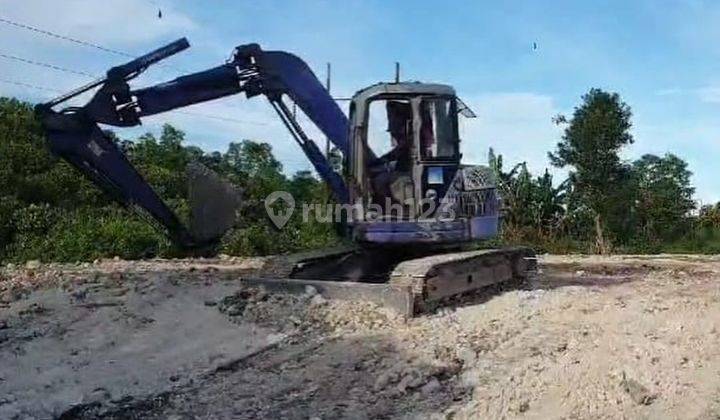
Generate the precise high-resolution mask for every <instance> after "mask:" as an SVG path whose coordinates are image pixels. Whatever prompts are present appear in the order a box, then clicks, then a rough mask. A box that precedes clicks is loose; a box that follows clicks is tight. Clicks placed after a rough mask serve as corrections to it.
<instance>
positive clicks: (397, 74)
mask: <svg viewBox="0 0 720 420" xmlns="http://www.w3.org/2000/svg"><path fill="white" fill-rule="evenodd" d="M395 83H400V62H399V61H396V62H395Z"/></svg>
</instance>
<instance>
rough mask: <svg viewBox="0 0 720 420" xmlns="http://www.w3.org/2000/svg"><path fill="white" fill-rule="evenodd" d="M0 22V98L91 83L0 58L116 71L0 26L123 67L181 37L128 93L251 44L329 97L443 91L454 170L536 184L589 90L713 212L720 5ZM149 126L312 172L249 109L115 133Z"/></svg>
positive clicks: (33, 15)
mask: <svg viewBox="0 0 720 420" xmlns="http://www.w3.org/2000/svg"><path fill="white" fill-rule="evenodd" d="M592 3H597V4H592ZM158 10H161V11H162V18H158ZM0 19H2V20H3V21H0V96H16V97H19V98H21V99H24V100H28V101H32V102H38V101H44V100H47V99H49V98H51V97H53V96H55V95H57V93H58V92H63V91H67V90H70V89H72V88H74V87H77V86H80V85H82V84H84V83H86V82H88V81H89V80H91V78H90V77H89V76H87V75H81V74H75V73H69V72H63V71H58V70H54V69H50V68H47V67H42V66H37V65H33V64H28V63H24V62H19V61H17V60H13V59H8V58H7V57H3V56H2V55H5V56H13V57H18V58H22V59H26V60H32V61H36V62H42V63H47V64H52V65H55V66H59V67H63V68H65V69H69V70H73V71H78V72H81V73H87V74H90V75H102V74H103V73H104V72H105V71H106V70H107V69H108V68H110V67H112V66H113V65H117V64H121V63H123V62H125V61H127V57H124V56H122V55H119V54H114V53H110V52H107V51H104V50H101V49H98V48H94V47H90V46H85V45H79V44H77V43H73V42H70V41H67V40H63V39H58V38H57V37H53V36H48V35H45V34H41V33H37V32H34V31H30V30H27V29H23V28H19V27H17V26H13V25H11V24H8V23H7V21H11V22H16V23H19V24H24V25H30V26H33V27H35V28H39V29H42V30H46V31H50V32H53V33H55V34H60V35H63V36H67V37H71V38H74V39H78V40H82V41H86V42H89V43H92V44H94V45H97V46H101V47H104V48H107V49H111V50H115V51H120V52H123V53H127V54H131V55H140V54H143V53H145V52H148V51H150V50H152V49H154V48H157V47H159V46H161V45H164V44H165V43H168V42H170V41H173V40H175V39H177V38H179V37H183V36H185V37H187V38H188V39H189V41H190V43H191V45H192V47H191V48H190V49H189V50H186V51H185V52H183V53H181V54H179V55H178V56H175V57H173V58H171V59H168V60H167V61H166V63H167V65H165V66H155V67H154V68H151V69H150V70H149V71H148V72H147V74H144V75H143V76H141V77H140V78H138V79H135V80H134V81H133V83H132V85H133V86H134V87H142V86H145V85H148V84H154V83H159V82H161V81H165V80H170V79H172V78H175V77H177V76H179V75H181V74H183V73H188V72H194V71H199V70H203V69H206V68H210V67H213V66H216V65H218V64H221V63H223V62H225V60H227V58H228V57H229V56H230V54H231V52H232V50H233V48H234V47H236V46H238V45H242V44H246V43H250V42H256V43H259V44H260V45H261V46H262V47H263V48H264V49H276V50H285V51H289V52H292V53H294V54H296V55H298V56H300V57H302V58H303V59H304V60H305V61H306V62H307V63H308V64H309V65H310V66H311V68H312V69H313V70H314V71H315V73H316V75H317V76H318V78H320V79H321V80H324V79H325V66H326V63H328V62H329V63H332V94H333V95H334V96H337V97H347V96H350V95H352V94H353V93H354V92H355V91H357V90H358V89H361V88H363V87H365V86H367V85H370V84H373V83H376V82H379V81H390V80H391V79H393V77H394V63H395V62H396V61H398V62H400V64H401V78H402V79H403V80H418V81H423V82H437V83H445V84H450V85H453V86H454V87H455V88H456V90H457V92H458V95H459V96H460V97H461V98H462V99H463V100H464V101H465V102H466V103H467V104H468V105H469V106H470V107H471V108H472V109H473V110H474V111H475V113H476V114H477V115H478V118H475V119H467V120H464V121H462V122H461V136H462V145H461V151H462V153H463V159H464V161H465V162H466V163H477V164H482V163H486V161H487V152H488V148H489V147H492V148H493V149H494V150H495V152H496V153H499V154H502V155H503V156H504V159H505V161H506V162H508V163H516V162H522V161H525V162H527V163H528V166H529V168H530V169H531V171H532V172H533V173H535V174H538V175H539V174H541V173H542V171H544V170H545V168H549V169H550V170H551V173H553V174H554V175H555V176H556V181H560V180H561V179H562V177H564V175H565V173H564V171H562V170H558V169H555V168H550V165H549V162H548V159H547V152H548V151H551V150H553V149H554V147H555V145H556V143H557V142H558V141H559V140H560V137H561V135H562V127H558V126H556V125H554V124H553V122H552V118H553V117H554V116H555V115H557V114H564V115H570V114H571V113H572V111H573V109H574V107H576V106H578V105H579V103H580V101H581V96H582V95H583V94H584V93H586V92H587V91H588V90H589V89H591V88H594V87H596V88H601V89H605V90H609V91H612V92H617V93H619V94H620V95H621V97H622V99H623V100H624V101H625V102H626V103H627V104H628V105H629V106H630V107H631V108H632V111H633V117H632V122H633V128H632V134H633V137H634V139H635V142H634V144H632V145H631V146H629V147H627V148H626V149H625V150H623V152H622V157H623V158H624V159H627V160H632V159H635V158H638V157H640V156H641V155H643V154H645V153H653V154H658V155H662V154H665V153H674V154H676V155H678V156H680V157H681V158H683V159H685V160H686V161H687V162H688V164H689V168H690V170H691V171H692V172H693V174H694V175H693V183H694V185H695V187H696V199H697V200H698V201H700V203H703V204H707V203H711V202H716V201H720V176H718V175H719V174H720V167H718V164H717V163H716V162H717V161H718V159H720V42H719V41H720V2H711V1H708V2H704V1H687V0H686V1H665V0H653V1H606V2H577V1H568V2H563V1H553V2H539V1H538V2H534V1H519V2H513V1H506V2H481V1H466V2H462V1H458V2H456V1H442V2H439V1H422V0H419V1H380V0H378V1H371V0H369V1H352V0H348V1H343V2H337V1H297V2H291V1H237V0H234V1H202V2H199V1H170V0H104V1H99V0H95V1H92V0H64V1H62V2H60V1H57V0H54V1H40V0H24V1H21V0H12V1H11V0H0ZM533 44H536V45H537V48H536V49H534V48H533ZM18 83H20V84H28V85H32V86H34V87H28V86H24V85H19V84H18ZM37 88H44V89H46V90H42V89H37ZM77 104H81V102H78V103H77ZM341 106H342V107H343V108H345V107H346V106H347V105H346V103H341ZM306 122H307V121H306ZM163 123H171V124H173V125H176V126H177V127H179V128H181V129H182V130H184V131H185V132H186V133H187V139H188V142H189V144H194V145H197V146H200V147H202V148H204V149H206V150H208V151H209V150H225V149H226V147H227V144H228V143H230V142H231V141H239V140H242V139H253V140H260V141H266V142H268V143H270V144H271V145H272V146H273V150H274V151H275V153H276V156H277V157H278V158H279V160H280V161H281V162H282V163H283V165H284V167H285V169H286V171H287V172H288V173H292V172H294V171H296V170H301V169H310V168H311V166H310V164H309V163H308V162H307V161H306V160H305V159H304V156H303V155H302V153H301V151H300V149H299V148H298V147H297V145H296V144H295V143H294V142H293V141H292V139H291V137H290V136H289V134H288V133H287V132H286V129H285V128H284V126H282V124H281V122H280V121H279V120H278V119H277V117H276V116H275V114H274V113H273V111H272V110H271V109H270V107H269V105H268V104H267V102H266V101H263V100H262V99H261V98H259V97H256V98H252V99H250V100H248V99H246V98H245V97H244V96H241V95H238V96H237V97H231V98H225V99H221V100H217V101H213V102H209V103H205V104H201V105H194V106H192V107H189V108H185V109H183V110H182V111H181V112H171V113H166V114H161V115H157V116H153V117H149V118H146V119H145V120H144V121H143V124H144V125H143V126H142V127H140V128H131V129H118V130H117V132H118V134H119V135H120V136H121V137H125V138H133V137H135V136H137V135H138V134H141V133H143V132H147V131H150V132H154V133H158V132H159V130H160V127H161V126H162V124H163ZM309 132H310V134H311V135H313V136H314V138H316V139H317V140H318V141H319V142H320V143H322V136H320V134H319V133H318V132H317V131H316V130H312V129H310V130H309Z"/></svg>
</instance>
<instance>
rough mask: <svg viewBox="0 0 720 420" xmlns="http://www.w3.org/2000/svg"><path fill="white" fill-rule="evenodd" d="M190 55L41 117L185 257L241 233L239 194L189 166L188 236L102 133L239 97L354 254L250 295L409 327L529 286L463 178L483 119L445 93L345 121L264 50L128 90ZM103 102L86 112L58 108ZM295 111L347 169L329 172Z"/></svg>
mask: <svg viewBox="0 0 720 420" xmlns="http://www.w3.org/2000/svg"><path fill="white" fill-rule="evenodd" d="M188 47H189V43H188V41H187V40H186V39H185V38H182V39H179V40H177V41H175V42H172V43H170V44H168V45H166V46H164V47H161V48H159V49H157V50H155V51H152V52H150V53H148V54H146V55H144V56H141V57H139V58H136V59H134V60H131V61H130V62H128V63H125V64H122V65H119V66H116V67H113V68H111V69H110V70H108V71H107V74H106V76H105V77H103V78H101V79H98V80H96V81H94V82H91V83H89V84H87V85H85V86H82V87H80V88H77V89H75V90H73V91H71V92H69V93H67V94H65V95H62V96H60V97H58V98H56V99H53V100H51V101H49V102H47V103H44V104H40V105H38V106H37V107H36V111H37V113H38V114H39V115H40V118H41V122H42V126H43V128H44V131H45V133H46V136H47V141H48V145H49V148H50V150H51V151H52V153H54V154H55V155H57V156H59V157H60V158H62V159H64V160H66V161H67V162H69V163H70V164H71V165H73V166H74V167H75V168H77V169H78V170H79V171H80V172H82V173H83V174H84V175H85V176H87V177H88V178H89V179H90V180H91V181H92V182H93V183H95V184H96V185H97V186H98V187H99V188H100V189H102V190H103V191H104V192H105V193H107V194H108V195H109V196H110V197H112V198H113V199H114V200H116V201H117V202H119V203H121V204H123V205H125V206H127V207H129V208H132V209H136V210H138V211H140V212H141V213H142V214H144V215H149V216H150V219H151V221H152V222H153V223H154V224H155V225H157V226H159V227H160V228H161V229H162V230H163V231H164V232H165V233H166V234H167V235H168V237H169V238H170V239H171V240H172V241H173V242H175V243H176V244H178V245H180V246H182V247H184V248H187V249H197V248H200V247H206V246H207V245H208V244H212V243H213V242H216V241H217V240H218V238H219V237H220V236H221V235H222V234H223V233H224V232H225V231H226V230H227V229H228V228H230V227H231V226H232V225H233V223H235V215H236V211H237V209H238V208H239V206H241V205H242V199H241V196H242V193H241V192H239V191H238V190H237V189H235V188H234V187H232V186H231V185H229V184H228V183H227V182H224V181H223V180H222V179H220V178H219V177H218V176H217V175H215V174H214V173H213V172H212V171H211V170H209V169H208V168H206V167H203V166H202V165H199V164H191V165H190V166H189V168H188V173H189V184H190V185H189V189H190V192H189V198H190V202H191V210H192V215H191V218H190V221H189V227H187V226H186V225H185V224H183V222H181V220H180V219H179V217H178V216H177V215H176V214H175V213H173V211H172V210H171V209H170V208H169V207H168V206H167V205H166V204H165V203H164V202H163V200H162V199H161V198H160V197H159V196H158V195H157V193H156V192H155V191H154V190H153V189H152V187H151V186H150V185H149V184H148V183H147V182H146V181H145V180H144V179H143V177H142V176H141V175H140V173H139V172H138V171H137V170H136V169H135V168H134V167H133V165H132V164H131V163H130V161H129V160H128V159H127V157H126V156H125V155H124V154H123V152H122V151H121V149H120V148H119V147H118V145H117V144H116V143H115V142H114V141H113V140H112V138H111V137H110V136H109V135H108V134H107V133H106V132H104V131H103V130H102V129H101V127H100V126H99V124H105V125H110V126H115V127H130V126H136V125H139V124H141V119H142V118H143V117H146V116H149V115H155V114H159V113H163V112H166V111H171V110H174V109H177V108H182V107H185V106H189V105H192V104H197V103H201V102H206V101H210V100H215V99H219V98H222V97H226V96H230V95H235V94H242V93H244V94H245V96H246V97H247V98H248V99H249V98H253V97H255V96H261V95H262V96H264V97H265V98H266V99H267V100H268V102H269V104H270V106H271V107H272V108H273V109H274V110H275V111H276V113H277V115H278V117H279V118H280V120H281V121H282V123H283V124H284V125H285V126H286V127H287V129H288V130H289V132H290V134H291V136H292V138H293V139H294V140H295V142H296V143H297V145H298V146H299V148H300V149H301V150H302V152H303V153H304V154H305V156H307V158H308V160H309V161H310V163H311V164H312V165H313V167H314V169H315V171H316V172H317V174H318V176H319V177H320V178H321V179H322V180H323V181H324V182H325V183H326V184H327V185H328V188H329V190H330V191H331V193H332V195H333V198H334V200H335V201H336V202H337V203H339V204H340V205H342V206H344V207H345V209H346V210H348V211H346V212H344V216H343V218H344V219H343V226H344V227H345V230H344V232H345V233H346V234H347V236H348V237H349V238H350V239H351V241H350V243H352V244H353V245H352V246H349V247H337V248H331V249H324V250H316V251H312V252H307V253H300V254H293V255H291V256H287V257H286V258H282V259H278V260H277V263H275V264H269V268H268V269H267V272H266V273H265V274H264V275H263V276H260V277H255V278H245V279H243V280H245V281H246V282H247V283H248V284H260V285H263V286H265V287H269V288H272V289H283V290H294V289H298V288H299V289H302V288H305V287H307V286H309V285H311V286H313V287H315V288H317V289H318V290H319V291H321V293H323V294H326V295H328V296H329V297H330V298H332V297H339V298H345V299H369V300H374V301H378V302H379V303H381V304H385V305H387V306H390V307H393V308H395V309H397V310H398V311H400V312H402V313H404V314H406V315H409V316H412V315H414V314H416V313H419V312H421V311H423V310H424V309H427V308H429V307H432V306H433V305H434V304H436V303H437V302H440V301H442V300H444V299H447V298H450V297H453V296H456V295H459V294H464V293H467V292H470V291H473V290H476V289H479V288H483V287H485V286H488V285H491V284H496V283H503V282H507V281H510V280H512V279H514V278H523V277H525V276H526V275H527V273H528V272H531V271H532V270H533V267H534V253H533V251H532V250H530V249H528V248H523V247H516V248H501V249H477V247H476V246H475V244H476V243H477V242H478V241H481V240H484V239H490V238H493V237H496V236H497V234H498V229H499V225H500V221H501V208H500V204H501V199H500V197H498V194H497V191H496V186H495V180H494V176H493V173H492V171H491V170H490V168H488V167H485V166H473V165H463V164H461V153H460V138H459V132H458V119H459V116H465V117H474V114H473V112H472V111H471V110H470V109H469V108H468V107H467V106H466V105H465V104H464V103H463V102H462V101H461V100H460V99H459V98H458V97H457V95H456V93H455V90H454V89H453V88H452V87H450V86H447V85H443V84H429V83H419V82H400V81H399V80H396V81H395V82H392V83H377V84H374V85H372V86H369V87H367V88H364V89H361V90H359V91H358V92H357V93H355V95H354V96H353V97H352V99H351V100H350V105H349V110H348V116H346V114H345V113H343V111H342V110H341V109H340V107H339V106H338V103H337V101H336V100H335V99H334V98H333V97H332V96H331V95H330V93H329V92H328V90H327V89H326V88H325V87H324V86H323V85H322V83H321V82H320V81H319V80H318V78H317V77H316V76H315V74H314V73H313V72H312V70H311V69H310V67H309V66H308V65H307V64H306V63H305V62H304V61H303V60H301V59H300V58H298V57H297V56H295V55H293V54H290V53H288V52H284V51H265V50H263V49H262V48H261V47H260V46H259V45H258V44H247V45H242V46H239V47H237V48H235V50H234V51H233V53H232V56H231V58H230V59H229V60H228V61H227V62H226V63H225V64H222V65H219V66H217V67H213V68H210V69H208V70H204V71H200V72H196V73H193V74H189V75H185V76H181V77H178V78H176V79H174V80H171V81H168V82H165V83H161V84H157V85H154V86H149V87H144V88H140V89H134V88H131V86H130V85H129V82H130V81H131V80H132V79H134V78H136V77H137V76H139V75H140V74H141V73H142V72H143V71H145V70H146V69H147V68H148V67H149V66H151V65H154V64H156V63H158V62H160V61H162V60H164V59H166V58H168V57H170V56H172V55H174V54H177V53H179V52H181V51H183V50H185V49H187V48H188ZM93 89H95V92H94V94H93V96H92V98H91V99H90V100H89V101H88V102H87V104H85V105H84V106H82V107H66V108H63V109H61V110H55V108H56V107H57V106H58V105H60V104H62V103H64V102H67V101H68V100H70V99H72V98H75V97H77V96H78V95H81V94H83V93H85V92H88V91H91V90H93ZM294 109H299V110H300V111H302V112H303V113H304V114H305V116H307V118H308V120H309V121H311V122H312V123H313V124H314V125H315V126H316V127H317V129H318V130H319V131H320V132H321V133H322V134H323V135H324V136H326V137H327V139H328V141H329V142H331V143H332V145H333V146H334V148H336V149H337V150H338V151H339V152H340V153H341V155H342V157H343V163H342V165H341V166H342V168H338V167H337V166H338V165H333V164H332V163H331V161H330V160H329V158H328V156H326V155H325V154H323V152H322V151H321V150H320V148H319V147H318V146H317V144H316V143H315V142H314V141H313V140H312V139H311V138H310V137H309V136H308V135H307V133H306V130H305V129H304V128H303V126H302V125H301V124H300V122H299V121H298V119H297V115H296V112H295V111H294Z"/></svg>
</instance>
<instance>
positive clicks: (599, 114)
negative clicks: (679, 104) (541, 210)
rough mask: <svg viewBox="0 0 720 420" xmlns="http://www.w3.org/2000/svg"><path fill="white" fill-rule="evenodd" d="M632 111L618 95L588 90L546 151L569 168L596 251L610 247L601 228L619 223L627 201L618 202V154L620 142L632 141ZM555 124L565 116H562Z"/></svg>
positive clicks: (623, 177) (621, 192) (622, 175)
mask: <svg viewBox="0 0 720 420" xmlns="http://www.w3.org/2000/svg"><path fill="white" fill-rule="evenodd" d="M631 115H632V113H631V110H630V107H629V106H628V105H627V104H625V103H624V102H623V101H622V100H621V99H620V96H619V95H618V94H617V93H608V92H605V91H603V90H600V89H591V90H590V91H589V92H588V93H587V94H585V95H583V97H582V104H581V105H580V106H578V107H576V108H575V110H574V112H573V116H572V119H571V120H570V121H569V122H568V126H567V127H566V129H565V132H564V134H563V136H562V140H561V141H560V142H559V143H558V144H557V149H556V150H555V152H554V153H553V152H551V153H549V154H548V155H549V157H550V161H551V163H552V164H553V165H554V166H556V167H559V168H564V167H567V166H570V167H572V170H571V173H570V180H571V181H570V182H572V184H573V187H574V189H575V191H576V192H577V193H578V194H579V195H580V197H581V198H582V200H583V201H584V202H585V203H586V204H587V206H588V207H589V208H590V209H591V210H592V212H593V218H594V227H595V241H596V247H597V250H598V251H599V252H601V253H607V252H608V251H609V249H610V241H609V240H608V237H607V235H608V233H607V232H606V231H605V227H606V224H607V223H608V221H609V219H611V218H612V219H614V220H613V222H614V221H618V220H619V219H618V216H619V215H621V214H622V213H623V212H625V211H627V210H628V209H629V208H630V206H629V205H630V204H631V203H624V202H623V201H624V200H626V199H627V196H628V194H627V190H626V188H625V187H626V186H627V185H628V180H629V177H628V174H629V171H628V168H627V167H625V166H624V165H623V164H622V162H621V161H620V157H619V156H618V153H619V151H620V149H621V148H622V147H623V146H625V145H628V144H631V143H632V142H633V138H632V135H630V132H629V130H630V127H631V122H630V117H631ZM557 122H558V123H565V122H567V120H566V119H565V118H564V117H562V116H561V117H559V118H558V119H557ZM620 217H622V216H620Z"/></svg>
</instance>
